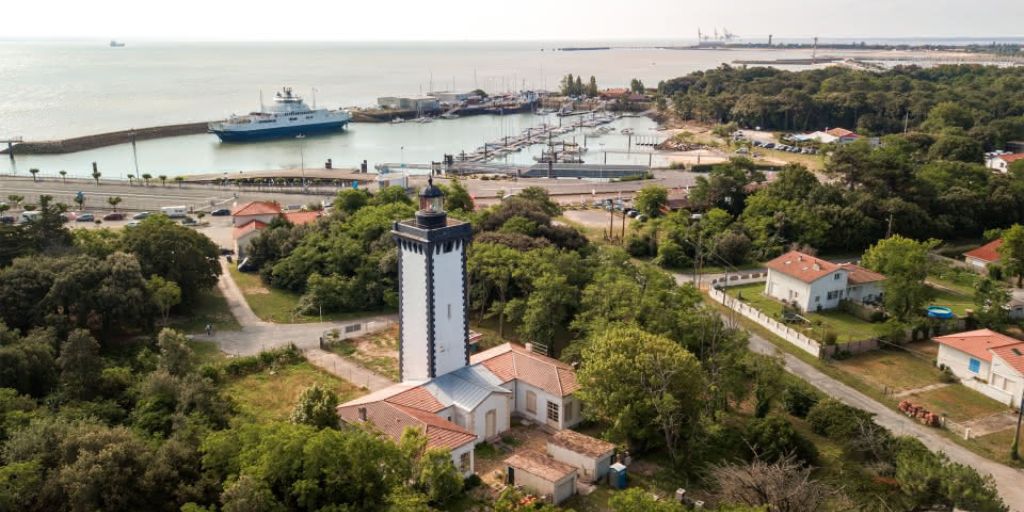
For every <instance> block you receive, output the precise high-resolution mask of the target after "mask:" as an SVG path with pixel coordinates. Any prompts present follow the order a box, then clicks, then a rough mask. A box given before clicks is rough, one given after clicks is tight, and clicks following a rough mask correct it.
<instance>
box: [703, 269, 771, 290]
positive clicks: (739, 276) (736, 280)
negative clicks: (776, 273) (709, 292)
mask: <svg viewBox="0 0 1024 512" xmlns="http://www.w3.org/2000/svg"><path fill="white" fill-rule="evenodd" d="M766 279H768V271H767V270H749V271H742V272H734V273H729V274H726V275H724V276H722V277H716V278H714V279H712V280H711V287H712V288H715V287H727V286H740V285H744V284H750V283H763V282H764V281H765V280H766Z"/></svg>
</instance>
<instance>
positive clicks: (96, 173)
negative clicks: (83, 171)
mask: <svg viewBox="0 0 1024 512" xmlns="http://www.w3.org/2000/svg"><path fill="white" fill-rule="evenodd" d="M100 176H103V174H101V173H100V172H99V171H93V172H92V179H94V180H96V186H97V187H98V186H100Z"/></svg>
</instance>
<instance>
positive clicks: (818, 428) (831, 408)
mask: <svg viewBox="0 0 1024 512" xmlns="http://www.w3.org/2000/svg"><path fill="white" fill-rule="evenodd" d="M864 420H866V421H872V420H871V414H869V413H867V412H864V411H862V410H860V409H854V408H853V407H850V406H848V405H846V404H843V403H841V402H839V401H837V400H835V399H832V398H826V399H825V400H822V401H820V402H818V403H817V404H815V405H814V406H813V407H811V409H810V410H809V411H808V412H807V423H808V424H810V426H811V430H813V431H814V433H815V434H818V435H822V436H825V437H828V438H831V439H835V440H839V441H842V440H846V439H850V438H851V437H853V436H854V434H855V432H856V431H857V429H858V427H859V424H860V423H861V422H862V421H864Z"/></svg>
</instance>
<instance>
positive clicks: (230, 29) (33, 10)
mask: <svg viewBox="0 0 1024 512" xmlns="http://www.w3.org/2000/svg"><path fill="white" fill-rule="evenodd" d="M5 4H6V5H5V6H4V7H3V9H2V10H0V39H12V38H13V39H20V38H45V39H83V38H85V39H101V40H103V39H112V38H114V39H119V40H120V39H124V40H135V41H138V40H199V41H335V40H337V41H402V40H411V41H423V40H439V41H462V40H484V41H486V40H544V41H551V40H594V41H614V40H651V39H660V40H664V39H693V38H695V37H696V33H697V29H698V28H699V27H703V28H704V29H706V30H708V31H710V29H712V28H715V27H718V28H721V27H727V28H728V29H729V30H730V31H731V32H733V33H736V34H738V35H740V36H741V37H742V40H745V41H754V40H758V41H759V40H760V39H762V38H764V37H766V36H767V35H768V34H774V35H775V36H776V38H786V37H790V38H806V37H814V36H821V37H823V38H858V37H860V38H887V37H910V38H912V37H980V38H986V37H1018V36H1024V29H1022V28H1021V24H1020V20H1022V19H1024V1H1022V0H826V1H821V0H781V1H768V0H701V1H697V0H642V1H630V0H502V1H494V0H402V1H395V0H378V1H373V2H371V1H365V0H330V1H322V0H321V1H313V0H277V1H267V0H245V1H239V0H174V1H156V0H28V1H11V2H5ZM776 40H778V39H776Z"/></svg>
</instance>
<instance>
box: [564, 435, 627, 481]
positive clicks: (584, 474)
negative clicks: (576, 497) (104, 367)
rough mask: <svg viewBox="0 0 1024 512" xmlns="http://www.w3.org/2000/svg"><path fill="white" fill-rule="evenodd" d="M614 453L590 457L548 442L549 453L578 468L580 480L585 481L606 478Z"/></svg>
mask: <svg viewBox="0 0 1024 512" xmlns="http://www.w3.org/2000/svg"><path fill="white" fill-rule="evenodd" d="M613 453H614V452H608V453H607V454H605V455H602V456H600V457H590V456H589V455H584V454H582V453H576V452H574V451H572V450H569V449H567V448H563V447H561V446H558V445H556V444H554V443H551V442H549V443H548V455H550V456H551V457H552V458H553V459H555V460H557V461H558V462H564V463H566V464H568V465H570V466H572V467H574V468H576V470H577V472H578V473H579V478H580V480H583V481H584V482H597V481H599V480H601V479H602V478H604V477H605V475H607V474H608V467H609V466H611V464H612V454H613Z"/></svg>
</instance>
